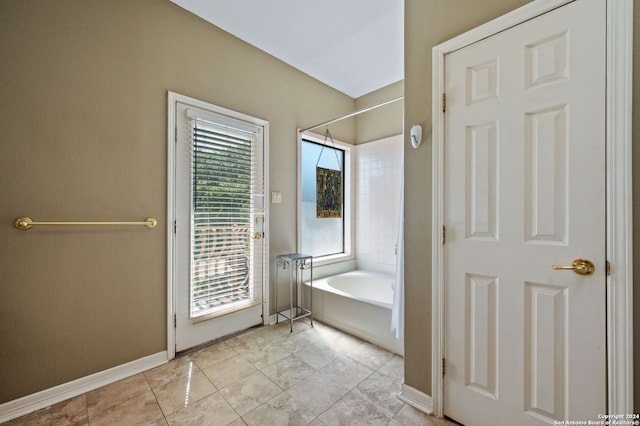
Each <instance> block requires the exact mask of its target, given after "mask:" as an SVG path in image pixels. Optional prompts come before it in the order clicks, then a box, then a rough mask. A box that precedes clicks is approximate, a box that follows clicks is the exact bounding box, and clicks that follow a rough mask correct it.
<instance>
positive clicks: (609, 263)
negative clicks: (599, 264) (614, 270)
mask: <svg viewBox="0 0 640 426" xmlns="http://www.w3.org/2000/svg"><path fill="white" fill-rule="evenodd" d="M606 267H607V276H610V275H611V262H609V261H608V260H607V262H606Z"/></svg>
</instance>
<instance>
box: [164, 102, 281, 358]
mask: <svg viewBox="0 0 640 426" xmlns="http://www.w3.org/2000/svg"><path fill="white" fill-rule="evenodd" d="M176 102H182V103H187V104H191V105H193V106H195V107H200V108H203V109H211V108H212V105H211V104H209V103H206V102H204V101H198V100H197V99H193V98H190V97H188V96H184V95H180V94H178V93H174V92H168V94H167V111H168V112H167V224H166V232H167V360H171V359H173V358H175V356H176V327H175V313H176V294H175V293H176V282H175V279H176V277H175V270H174V265H175V262H176V245H175V238H176V234H175V228H174V221H175V217H176V206H175V197H176V182H175V177H176V172H177V171H176V143H177V130H176V117H175V104H176ZM215 112H216V113H219V114H222V115H226V116H229V117H234V118H236V119H241V120H245V121H247V122H250V123H254V124H256V125H259V126H262V127H264V134H263V137H264V148H263V151H264V193H265V194H268V193H269V164H268V159H269V122H268V121H265V120H261V119H258V118H255V117H251V116H249V115H246V114H242V113H239V112H236V111H233V110H230V109H226V108H223V107H218V106H215ZM263 226H264V244H265V251H266V252H265V259H266V262H265V266H264V267H265V272H264V274H265V276H264V283H263V286H264V287H263V293H262V295H263V296H262V297H263V300H264V302H263V305H262V311H263V317H262V321H263V324H268V323H269V315H268V313H269V273H270V272H269V258H270V257H269V256H270V255H269V203H268V202H266V199H265V203H264V223H263Z"/></svg>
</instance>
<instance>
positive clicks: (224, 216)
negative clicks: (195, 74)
mask: <svg viewBox="0 0 640 426" xmlns="http://www.w3.org/2000/svg"><path fill="white" fill-rule="evenodd" d="M192 132H193V134H192V144H191V149H192V152H191V159H192V161H191V172H192V186H193V188H192V224H191V228H192V233H191V308H190V309H191V318H193V319H198V318H201V317H204V318H210V317H211V316H216V315H222V314H226V313H229V312H232V311H236V310H240V309H243V308H247V307H250V306H254V305H256V304H259V303H262V277H261V276H259V275H256V274H261V273H262V268H261V266H262V264H261V263H262V262H260V259H261V257H262V240H261V239H260V238H261V233H258V234H259V237H260V238H256V233H257V231H256V227H255V224H256V222H259V221H256V217H260V216H261V215H262V214H263V211H262V209H261V207H262V206H261V205H256V203H255V199H256V197H262V196H263V194H262V192H263V186H262V179H261V178H259V177H258V176H259V175H260V173H257V172H258V171H260V170H258V169H257V167H259V164H260V163H259V162H257V161H256V160H257V158H256V156H257V154H258V153H259V150H258V149H256V135H255V134H254V133H250V132H244V131H240V130H235V129H230V128H227V127H223V126H217V125H215V124H213V123H209V122H206V121H201V120H197V119H194V120H192ZM256 255H257V258H258V262H256V259H255V257H256ZM256 278H258V279H256Z"/></svg>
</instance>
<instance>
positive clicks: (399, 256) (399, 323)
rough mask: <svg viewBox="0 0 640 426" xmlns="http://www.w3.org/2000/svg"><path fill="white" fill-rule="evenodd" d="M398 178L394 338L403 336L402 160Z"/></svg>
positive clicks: (392, 310)
mask: <svg viewBox="0 0 640 426" xmlns="http://www.w3.org/2000/svg"><path fill="white" fill-rule="evenodd" d="M400 170H402V176H401V178H400V214H399V216H398V240H397V243H396V247H397V249H396V250H397V252H396V281H395V286H394V292H393V306H392V308H391V332H392V333H394V334H395V336H396V339H402V338H403V337H404V161H403V162H402V167H401V168H400Z"/></svg>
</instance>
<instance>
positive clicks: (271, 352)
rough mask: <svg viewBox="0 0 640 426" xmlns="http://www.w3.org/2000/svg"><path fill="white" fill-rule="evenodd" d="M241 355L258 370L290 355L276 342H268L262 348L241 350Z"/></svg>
mask: <svg viewBox="0 0 640 426" xmlns="http://www.w3.org/2000/svg"><path fill="white" fill-rule="evenodd" d="M240 355H241V356H242V357H243V358H244V359H245V360H246V361H247V362H249V363H250V364H252V365H253V366H254V367H255V368H257V369H258V370H260V369H262V368H264V367H266V366H268V365H271V364H273V363H275V362H278V361H280V360H281V359H284V358H286V357H288V356H289V355H290V352H287V351H286V350H284V349H283V348H281V347H279V346H278V345H276V344H273V343H268V344H265V345H263V346H262V347H260V348H252V349H247V350H244V351H240Z"/></svg>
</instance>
